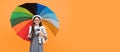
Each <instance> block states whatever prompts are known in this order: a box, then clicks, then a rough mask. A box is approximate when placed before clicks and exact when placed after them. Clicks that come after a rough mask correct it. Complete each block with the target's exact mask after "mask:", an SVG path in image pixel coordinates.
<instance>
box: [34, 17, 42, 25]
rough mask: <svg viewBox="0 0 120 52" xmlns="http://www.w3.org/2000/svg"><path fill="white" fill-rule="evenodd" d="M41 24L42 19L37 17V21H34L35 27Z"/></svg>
mask: <svg viewBox="0 0 120 52" xmlns="http://www.w3.org/2000/svg"><path fill="white" fill-rule="evenodd" d="M40 22H41V20H40V18H39V17H35V19H34V23H35V25H39V23H40Z"/></svg>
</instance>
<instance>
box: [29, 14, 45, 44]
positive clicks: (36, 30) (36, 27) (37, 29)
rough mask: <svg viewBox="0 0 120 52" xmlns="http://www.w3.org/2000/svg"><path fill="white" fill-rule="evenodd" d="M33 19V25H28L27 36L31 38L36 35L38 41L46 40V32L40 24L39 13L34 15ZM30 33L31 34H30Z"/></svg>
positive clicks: (43, 41)
mask: <svg viewBox="0 0 120 52" xmlns="http://www.w3.org/2000/svg"><path fill="white" fill-rule="evenodd" d="M32 20H33V22H34V23H33V25H32V26H30V28H29V34H30V35H29V36H28V37H31V38H33V36H38V43H40V44H41V43H45V40H47V33H46V29H45V27H44V26H42V23H41V21H42V18H41V16H39V15H35V16H33V18H32ZM31 34H32V35H31Z"/></svg>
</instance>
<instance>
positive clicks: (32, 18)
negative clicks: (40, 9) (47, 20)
mask: <svg viewBox="0 0 120 52" xmlns="http://www.w3.org/2000/svg"><path fill="white" fill-rule="evenodd" d="M35 17H39V18H40V19H41V20H42V17H41V16H40V15H34V16H33V17H32V20H33V19H34V18H35Z"/></svg>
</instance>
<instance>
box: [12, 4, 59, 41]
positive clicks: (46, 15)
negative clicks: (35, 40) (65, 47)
mask: <svg viewBox="0 0 120 52" xmlns="http://www.w3.org/2000/svg"><path fill="white" fill-rule="evenodd" d="M34 15H40V16H41V17H42V23H43V24H44V25H46V26H47V27H48V28H49V29H50V30H51V31H52V33H53V34H54V35H56V33H57V32H58V30H59V21H58V19H57V17H56V15H55V13H54V12H53V11H51V10H50V9H49V8H48V7H47V6H44V5H41V4H38V3H25V4H23V5H20V6H18V7H16V9H15V10H14V11H13V12H12V15H11V18H10V22H11V26H12V28H13V29H14V30H15V32H16V33H17V35H18V36H20V37H21V38H22V39H24V40H28V38H27V35H28V31H29V26H30V25H32V17H33V16H34Z"/></svg>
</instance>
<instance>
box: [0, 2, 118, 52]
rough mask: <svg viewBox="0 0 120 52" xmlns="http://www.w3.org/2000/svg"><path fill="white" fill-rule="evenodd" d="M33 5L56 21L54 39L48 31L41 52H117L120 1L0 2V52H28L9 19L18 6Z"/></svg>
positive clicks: (27, 46) (26, 46)
mask: <svg viewBox="0 0 120 52" xmlns="http://www.w3.org/2000/svg"><path fill="white" fill-rule="evenodd" d="M26 2H28V3H29V2H37V3H40V4H44V5H46V6H48V7H49V8H51V9H52V10H53V11H54V12H55V13H56V15H57V17H58V18H59V21H60V30H59V32H58V33H57V36H56V37H54V36H53V35H52V33H51V32H50V31H49V30H48V36H49V40H48V42H47V43H46V44H45V45H44V49H45V50H44V51H45V52H120V25H119V24H120V1H117V0H114V1H112V0H78V1H77V0H34V1H33V0H3V1H0V7H1V8H0V52H29V44H30V43H29V42H27V41H24V40H22V39H21V38H20V37H18V36H17V35H16V33H15V31H14V30H13V29H12V28H11V26H10V16H11V13H12V11H13V10H14V9H15V7H17V6H18V5H21V4H23V3H26Z"/></svg>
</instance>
